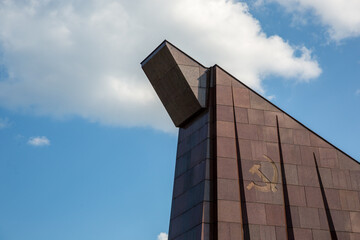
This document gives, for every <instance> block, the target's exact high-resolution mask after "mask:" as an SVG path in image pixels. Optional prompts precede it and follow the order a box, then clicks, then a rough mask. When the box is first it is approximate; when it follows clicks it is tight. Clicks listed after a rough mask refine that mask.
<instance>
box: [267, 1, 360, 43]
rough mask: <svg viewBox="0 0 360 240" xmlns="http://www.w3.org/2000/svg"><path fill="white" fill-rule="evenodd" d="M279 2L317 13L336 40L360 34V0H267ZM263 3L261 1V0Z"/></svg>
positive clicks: (305, 11) (292, 8)
mask: <svg viewBox="0 0 360 240" xmlns="http://www.w3.org/2000/svg"><path fill="white" fill-rule="evenodd" d="M265 1H268V2H277V3H279V4H281V5H283V6H284V7H285V8H286V9H287V10H289V11H291V12H295V13H300V14H302V16H304V14H306V13H308V12H311V13H312V14H315V15H316V16H317V17H318V18H319V19H320V21H321V23H322V24H323V25H325V26H327V27H328V32H329V34H330V37H331V38H332V39H333V40H335V41H340V40H342V39H344V38H349V37H358V36H360V14H359V13H360V1H359V0H346V1H342V0H265ZM260 3H261V2H260Z"/></svg>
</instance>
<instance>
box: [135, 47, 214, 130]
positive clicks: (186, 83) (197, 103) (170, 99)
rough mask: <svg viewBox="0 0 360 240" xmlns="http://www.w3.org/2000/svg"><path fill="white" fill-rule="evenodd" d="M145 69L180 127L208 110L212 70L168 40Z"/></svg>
mask: <svg viewBox="0 0 360 240" xmlns="http://www.w3.org/2000/svg"><path fill="white" fill-rule="evenodd" d="M141 67H142V69H143V71H144V72H145V74H146V76H147V78H148V79H149V81H150V83H151V84H152V86H153V88H154V89H155V91H156V93H157V95H158V96H159V98H160V100H161V102H162V103H163V105H164V106H165V108H166V110H167V112H168V114H169V115H170V117H171V119H172V121H173V122H174V124H175V126H177V127H179V126H181V125H182V124H184V123H185V122H186V121H187V120H188V119H190V118H191V117H192V116H194V115H196V114H197V113H199V112H200V111H201V110H202V109H204V108H206V107H207V93H208V88H209V81H208V77H207V75H208V68H206V67H204V66H203V65H202V64H200V63H198V62H197V61H196V60H194V59H193V58H191V57H190V56H188V55H187V54H185V53H184V52H182V51H181V50H180V49H178V48H177V47H175V46H174V45H173V44H171V43H170V42H168V41H167V40H164V41H163V42H162V43H161V44H160V45H159V46H158V47H157V48H156V49H155V50H154V51H153V52H152V53H151V54H150V55H149V56H148V57H146V58H145V59H144V60H143V61H142V62H141Z"/></svg>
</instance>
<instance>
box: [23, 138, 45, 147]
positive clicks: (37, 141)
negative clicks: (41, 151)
mask: <svg viewBox="0 0 360 240" xmlns="http://www.w3.org/2000/svg"><path fill="white" fill-rule="evenodd" d="M28 144H29V145H32V146H36V147H40V146H48V145H50V140H49V139H48V138H47V137H45V136H42V137H31V138H29V140H28Z"/></svg>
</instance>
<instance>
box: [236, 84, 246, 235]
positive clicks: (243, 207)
mask: <svg viewBox="0 0 360 240" xmlns="http://www.w3.org/2000/svg"><path fill="white" fill-rule="evenodd" d="M231 99H232V104H233V114H234V128H235V144H236V158H237V163H238V176H239V190H240V209H241V210H240V211H241V212H240V215H241V218H242V228H241V229H242V235H243V239H244V240H250V229H249V221H248V213H247V207H246V197H245V189H244V182H243V175H242V165H241V157H240V146H239V138H238V132H237V126H236V115H235V102H234V92H233V86H232V83H231Z"/></svg>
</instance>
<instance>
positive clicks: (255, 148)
mask: <svg viewBox="0 0 360 240" xmlns="http://www.w3.org/2000/svg"><path fill="white" fill-rule="evenodd" d="M142 68H143V70H144V71H145V73H146V75H147V77H148V78H149V80H150V82H151V84H152V85H153V87H154V89H155V91H156V92H157V94H158V96H159V98H160V99H161V101H162V103H163V104H164V106H165V108H166V110H167V111H168V113H169V115H170V117H171V119H172V120H173V122H174V124H175V125H176V126H178V127H179V140H178V149H177V156H176V169H175V179H174V189H173V199H172V208H171V217H170V228H169V240H239V239H251V240H253V239H256V240H258V239H261V240H262V239H264V240H265V239H274V240H275V239H295V240H302V239H310V240H318V239H332V240H333V239H339V240H340V239H350V240H355V239H360V200H359V197H360V164H359V163H358V162H357V161H355V160H354V159H352V158H351V157H350V156H348V155H346V154H345V153H343V152H342V151H341V150H339V149H338V148H336V147H335V146H333V145H331V144H330V143H329V142H327V141H326V140H324V139H322V138H321V137H320V136H318V135H317V134H315V133H314V132H312V131H311V130H310V129H308V128H307V127H305V126H304V125H302V124H301V123H300V122H298V121H296V120H295V119H293V118H292V117H291V116H289V115H288V114H287V113H285V112H284V111H282V110H281V109H279V108H278V107H276V106H275V105H273V104H272V103H270V102H269V101H268V100H266V99H264V98H263V97H262V96H260V95H258V94H257V93H256V92H254V91H253V90H251V89H250V88H248V87H247V86H245V85H244V84H242V83H241V82H239V81H238V80H237V79H235V78H233V77H232V76H231V75H230V74H228V73H227V72H226V71H224V70H223V69H222V68H220V67H218V66H216V65H215V66H213V67H211V68H205V67H203V66H202V65H201V64H199V63H197V62H196V61H195V60H193V59H192V58H191V57H189V56H188V55H186V54H185V53H183V52H181V51H180V50H179V49H177V48H176V47H174V46H173V45H171V44H170V43H168V42H166V41H165V42H163V43H162V44H161V45H160V46H159V47H158V48H157V49H156V50H155V51H154V52H153V53H152V54H151V55H150V56H149V57H147V58H146V59H145V60H144V61H143V62H142Z"/></svg>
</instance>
